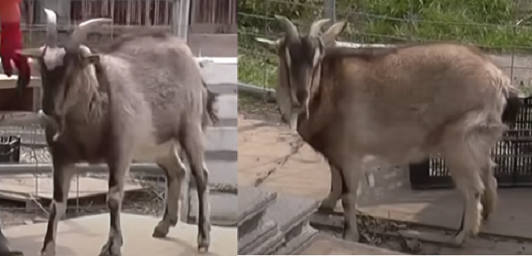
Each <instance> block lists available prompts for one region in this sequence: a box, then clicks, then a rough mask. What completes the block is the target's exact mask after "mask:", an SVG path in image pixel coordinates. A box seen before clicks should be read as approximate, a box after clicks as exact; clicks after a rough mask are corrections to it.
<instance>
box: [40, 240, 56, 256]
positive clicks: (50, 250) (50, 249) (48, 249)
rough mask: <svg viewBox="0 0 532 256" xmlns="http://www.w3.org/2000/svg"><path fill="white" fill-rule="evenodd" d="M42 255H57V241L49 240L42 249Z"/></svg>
mask: <svg viewBox="0 0 532 256" xmlns="http://www.w3.org/2000/svg"><path fill="white" fill-rule="evenodd" d="M41 256H55V243H54V242H48V243H47V244H46V246H45V247H44V248H43V249H42V250H41Z"/></svg>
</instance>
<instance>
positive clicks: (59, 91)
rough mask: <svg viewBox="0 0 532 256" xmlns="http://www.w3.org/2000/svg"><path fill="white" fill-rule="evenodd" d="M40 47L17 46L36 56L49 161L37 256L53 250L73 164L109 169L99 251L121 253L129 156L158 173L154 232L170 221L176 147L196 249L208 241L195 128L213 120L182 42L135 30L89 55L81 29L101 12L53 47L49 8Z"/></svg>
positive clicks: (203, 171) (174, 209) (159, 233)
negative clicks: (162, 180) (189, 183)
mask: <svg viewBox="0 0 532 256" xmlns="http://www.w3.org/2000/svg"><path fill="white" fill-rule="evenodd" d="M45 12H46V15H47V18H48V23H47V40H46V44H45V46H44V47H41V48H37V49H25V50H23V51H22V52H21V54H22V55H24V56H27V57H30V58H33V59H36V60H37V61H38V63H39V66H40V73H41V76H42V88H43V111H44V113H45V114H46V115H47V116H48V117H50V118H49V119H50V120H49V122H48V124H47V125H46V127H45V133H46V141H47V144H48V146H49V148H50V152H51V154H52V161H53V168H54V172H53V183H54V193H53V194H54V195H53V199H54V201H53V203H52V206H51V211H50V216H49V220H48V227H47V231H46V236H45V238H44V245H43V248H42V251H41V255H46V256H51V255H55V239H56V234H57V225H58V221H59V220H60V218H61V217H62V216H63V215H64V213H65V209H66V200H67V198H68V191H69V186H70V180H71V177H72V175H73V171H72V169H73V168H74V167H75V164H77V163H81V162H87V163H89V164H95V163H106V164H107V165H108V167H109V193H108V197H107V205H108V207H109V210H110V216H111V221H110V230H109V238H108V241H107V243H106V244H105V245H104V246H103V247H102V250H101V253H100V255H101V256H111V255H112V256H115V255H120V254H121V252H120V251H121V246H122V243H123V239H122V233H121V227H120V209H121V204H122V198H123V193H124V191H123V190H124V179H125V175H126V174H127V172H128V170H129V167H130V164H131V162H132V161H143V162H154V163H156V164H158V165H159V167H161V168H162V169H163V170H164V171H165V173H166V176H167V188H168V195H167V199H166V210H165V214H164V217H163V219H162V220H161V221H160V222H159V224H158V225H157V226H156V227H155V230H154V232H153V236H154V237H165V236H166V235H167V234H168V231H169V228H170V227H171V226H175V225H176V224H177V222H178V207H179V203H178V201H179V198H180V192H181V183H182V180H183V177H184V176H185V171H186V170H185V166H184V164H183V163H182V161H181V159H180V157H179V154H178V150H179V148H180V147H182V148H183V151H184V152H185V153H186V156H187V158H188V160H189V162H190V169H191V173H192V175H193V176H194V177H195V181H196V184H197V192H198V199H199V214H198V215H199V218H198V249H199V250H200V251H207V250H208V247H209V244H210V217H209V215H210V214H209V190H208V187H207V184H208V170H207V167H206V164H205V161H204V145H203V132H204V130H205V128H206V125H207V124H208V123H207V121H208V119H209V118H210V119H212V121H215V120H216V119H217V118H216V113H215V109H214V107H213V104H214V102H215V99H216V95H215V94H214V93H212V92H209V91H208V89H207V87H206V85H205V83H204V81H203V79H202V76H201V73H200V67H199V65H198V64H197V62H196V60H195V59H194V56H193V55H192V53H191V51H190V49H189V48H188V46H187V45H186V44H185V42H183V41H182V40H180V39H179V38H177V37H175V36H172V35H169V34H153V33H147V34H145V33H143V34H139V35H136V36H131V37H127V38H123V39H121V40H117V41H116V42H115V43H113V44H111V45H110V46H109V47H107V48H106V49H102V51H101V52H99V53H93V52H92V51H91V50H90V49H89V48H88V47H86V46H84V45H82V43H83V42H84V40H85V39H86V35H87V34H88V33H89V32H91V30H94V29H95V28H97V27H100V26H102V25H104V24H110V23H111V22H112V20H110V19H93V20H89V21H86V22H84V23H82V24H80V25H79V27H78V28H76V29H75V30H74V32H73V33H72V35H71V37H70V40H69V41H68V42H67V44H66V46H65V47H59V46H57V29H56V14H55V13H54V12H53V11H50V10H45Z"/></svg>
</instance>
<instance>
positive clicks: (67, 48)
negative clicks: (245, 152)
mask: <svg viewBox="0 0 532 256" xmlns="http://www.w3.org/2000/svg"><path fill="white" fill-rule="evenodd" d="M44 11H45V13H46V17H47V25H46V42H45V44H44V46H42V47H40V48H30V49H23V50H21V51H20V54H21V55H23V56H26V57H28V58H32V59H35V60H37V62H38V67H39V72H40V73H41V80H42V90H43V98H42V109H43V112H44V113H45V114H46V115H47V116H51V117H53V118H54V119H56V120H57V119H58V118H59V117H60V116H63V115H64V114H66V112H67V111H68V109H70V107H72V106H74V105H76V104H77V101H78V97H79V93H80V92H82V91H87V90H88V89H89V88H81V87H88V86H90V85H89V84H87V83H90V82H91V81H87V80H90V79H91V78H90V77H87V76H91V75H92V76H93V77H92V79H93V80H94V79H95V77H94V66H93V65H92V64H96V63H98V62H99V60H100V58H99V55H97V54H93V53H91V51H90V50H89V48H88V47H86V46H84V45H82V43H83V42H84V41H85V40H86V37H87V34H88V33H89V32H90V31H93V30H94V29H95V28H96V27H100V26H102V25H103V24H111V23H112V20H111V19H104V18H99V19H92V20H88V21H85V22H83V23H81V24H79V26H78V27H77V28H76V29H75V30H74V31H73V32H72V34H71V36H70V38H69V40H68V42H67V43H66V44H65V45H64V46H59V45H58V42H57V34H58V33H57V15H56V14H55V12H53V11H51V10H48V9H45V10H44Z"/></svg>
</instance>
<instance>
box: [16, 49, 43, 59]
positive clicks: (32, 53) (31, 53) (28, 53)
mask: <svg viewBox="0 0 532 256" xmlns="http://www.w3.org/2000/svg"><path fill="white" fill-rule="evenodd" d="M17 54H19V55H20V56H24V57H26V58H31V59H39V58H42V54H43V49H42V48H26V49H22V50H19V51H17Z"/></svg>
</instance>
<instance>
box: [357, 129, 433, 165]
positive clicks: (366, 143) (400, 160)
mask: <svg viewBox="0 0 532 256" xmlns="http://www.w3.org/2000/svg"><path fill="white" fill-rule="evenodd" d="M366 135H367V136H365V137H360V138H359V139H358V142H359V143H360V144H359V145H360V146H361V147H362V149H363V151H364V152H365V153H366V154H368V155H373V156H375V157H378V158H381V159H383V160H386V161H387V162H389V163H390V164H394V165H400V164H407V163H412V162H419V161H422V160H423V159H424V158H426V157H427V156H428V154H429V152H428V149H427V148H426V147H425V146H426V143H425V141H424V140H423V138H424V136H423V134H422V133H413V132H390V131H388V132H386V131H380V132H370V133H367V134H366Z"/></svg>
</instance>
